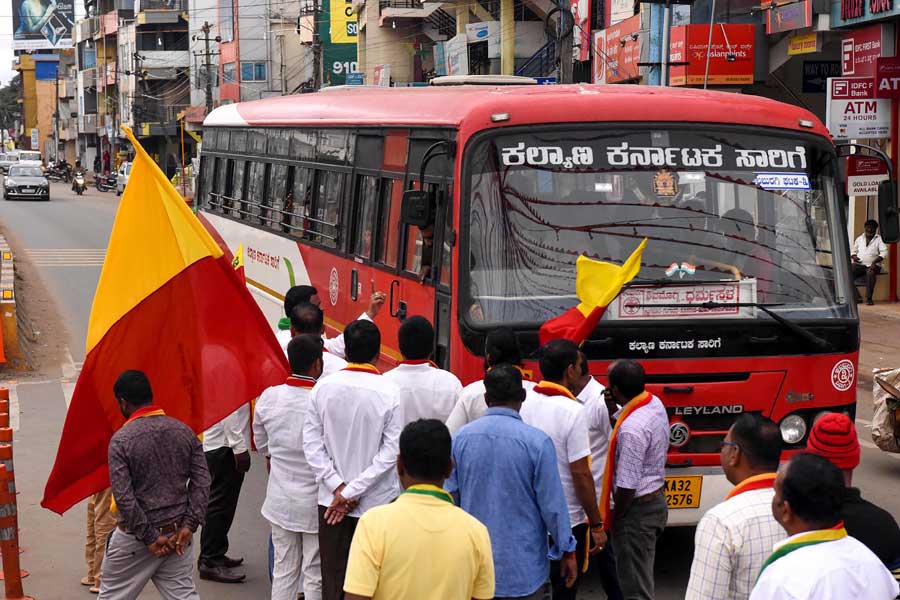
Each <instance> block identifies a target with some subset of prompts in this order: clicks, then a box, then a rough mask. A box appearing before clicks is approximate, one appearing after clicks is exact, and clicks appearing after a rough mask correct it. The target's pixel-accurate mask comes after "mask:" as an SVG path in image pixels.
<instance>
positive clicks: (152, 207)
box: [41, 128, 289, 513]
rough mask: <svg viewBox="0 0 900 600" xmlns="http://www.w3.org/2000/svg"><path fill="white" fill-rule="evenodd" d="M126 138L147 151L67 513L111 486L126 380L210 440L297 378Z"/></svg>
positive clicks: (66, 478)
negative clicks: (127, 376) (136, 376)
mask: <svg viewBox="0 0 900 600" xmlns="http://www.w3.org/2000/svg"><path fill="white" fill-rule="evenodd" d="M123 129H125V128H123ZM125 134H126V135H127V136H128V139H129V140H131V143H132V144H133V145H134V148H135V151H136V156H135V160H134V164H133V167H132V171H131V178H130V180H129V182H128V186H127V187H126V189H125V193H124V194H123V195H122V200H121V203H120V204H119V210H118V212H117V214H116V220H115V223H114V224H113V228H112V233H111V234H110V240H109V248H108V249H107V253H106V260H105V262H104V263H103V271H102V272H101V274H100V281H99V283H98V284H97V291H96V293H95V296H94V304H93V306H92V308H91V317H90V322H89V324H88V333H87V356H86V358H85V361H84V367H83V368H82V371H81V375H80V376H79V377H78V383H77V385H76V387H75V393H74V395H73V397H72V402H71V404H70V406H69V411H68V414H67V415H66V422H65V425H64V426H63V432H62V438H61V439H60V442H59V449H58V450H57V454H56V462H55V463H54V465H53V470H52V471H51V472H50V478H49V479H48V481H47V485H46V487H45V489H44V499H43V500H42V501H41V506H43V507H45V508H48V509H50V510H52V511H54V512H58V513H63V512H65V511H66V510H67V509H68V508H70V507H71V506H72V505H74V504H75V503H77V502H78V501H80V500H82V499H83V498H86V497H87V496H89V495H90V494H92V493H94V492H97V491H100V490H102V489H104V488H106V487H108V486H109V469H108V466H107V458H106V457H107V446H108V444H109V440H110V438H111V437H112V434H113V433H114V432H115V431H116V430H117V429H118V428H119V427H121V426H122V424H123V423H124V421H125V419H124V418H123V417H122V414H121V412H120V411H119V407H118V404H117V402H116V399H115V397H114V395H113V383H114V382H115V380H116V378H117V377H118V376H119V374H120V373H121V372H122V371H124V370H126V369H140V370H142V371H144V372H145V373H146V374H147V376H148V377H149V378H150V383H151V385H152V386H153V396H154V403H155V404H157V405H159V406H160V407H162V408H163V409H165V411H166V414H168V415H169V416H171V417H174V418H176V419H179V420H181V421H183V422H184V423H186V424H187V425H189V426H190V427H191V428H192V429H193V430H194V431H196V432H198V433H199V432H201V431H203V430H204V429H206V428H208V427H209V426H211V425H213V424H214V423H217V422H218V421H220V420H222V419H223V418H225V417H226V416H228V415H229V414H231V413H232V412H234V411H235V410H236V409H237V408H238V407H240V406H241V405H243V404H245V403H247V402H249V401H250V400H251V399H253V398H254V397H256V396H258V395H259V393H260V392H262V391H263V390H264V389H265V388H266V387H268V386H271V385H275V384H278V383H283V382H284V379H285V377H287V375H288V373H289V370H288V367H287V362H286V361H285V358H284V353H283V352H282V351H281V348H280V347H279V345H278V342H277V341H276V340H275V336H274V335H273V334H272V330H271V328H270V327H269V325H268V324H267V323H266V321H265V318H264V317H263V315H262V312H261V311H260V310H259V307H257V306H256V304H255V302H254V301H253V298H252V297H251V295H250V293H249V292H248V291H247V288H246V287H245V286H244V284H243V282H242V281H241V280H240V278H239V277H238V276H237V275H236V273H235V271H234V268H233V267H232V265H231V256H229V255H228V254H227V253H226V252H224V251H223V250H222V248H220V247H219V245H218V244H217V243H216V242H215V241H214V239H213V238H212V236H211V235H210V233H209V232H208V231H207V230H206V229H205V228H204V226H203V224H201V222H200V221H199V220H198V219H197V217H196V216H195V215H194V214H193V213H192V212H191V210H190V208H188V206H187V205H186V204H185V202H184V199H183V198H182V197H181V196H180V195H179V194H178V192H177V191H176V190H175V188H173V187H172V184H171V183H170V182H169V181H168V180H167V179H166V176H165V175H164V174H163V172H162V171H161V170H160V169H159V167H158V166H157V165H156V163H155V162H154V161H153V159H152V158H150V156H149V155H148V154H147V152H146V151H145V150H144V149H143V148H142V147H141V145H140V144H139V143H138V142H137V140H136V139H134V136H133V135H132V133H131V131H130V130H128V129H125Z"/></svg>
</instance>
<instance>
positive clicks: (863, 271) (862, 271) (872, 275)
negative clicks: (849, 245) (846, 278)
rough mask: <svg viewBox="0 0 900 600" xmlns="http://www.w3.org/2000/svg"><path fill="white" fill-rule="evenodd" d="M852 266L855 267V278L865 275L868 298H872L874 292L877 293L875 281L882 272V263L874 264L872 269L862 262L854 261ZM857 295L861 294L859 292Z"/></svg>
mask: <svg viewBox="0 0 900 600" xmlns="http://www.w3.org/2000/svg"><path fill="white" fill-rule="evenodd" d="M850 266H851V267H852V268H853V279H856V278H857V277H862V276H863V275H865V277H866V300H871V299H872V294H874V293H875V282H876V281H878V274H879V273H881V265H873V266H874V268H873V269H872V270H871V271H870V270H869V267H867V266H866V265H863V264H860V263H853V264H851V265H850ZM857 296H859V294H858V293H857Z"/></svg>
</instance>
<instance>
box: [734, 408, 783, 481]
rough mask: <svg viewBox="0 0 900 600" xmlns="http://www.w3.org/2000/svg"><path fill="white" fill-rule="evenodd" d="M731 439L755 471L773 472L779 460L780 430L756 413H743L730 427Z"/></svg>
mask: <svg viewBox="0 0 900 600" xmlns="http://www.w3.org/2000/svg"><path fill="white" fill-rule="evenodd" d="M731 438H732V439H733V440H734V443H735V444H737V445H738V447H739V448H740V449H741V453H743V455H744V456H745V457H747V462H749V463H750V465H751V466H753V467H755V468H757V469H765V470H766V471H770V472H774V471H777V470H778V461H779V460H781V445H782V441H781V430H780V429H779V428H778V425H776V424H775V422H774V421H772V420H771V419H767V418H766V417H764V416H762V415H760V414H758V413H744V414H742V415H741V416H740V417H738V418H737V420H736V421H735V422H734V425H732V426H731Z"/></svg>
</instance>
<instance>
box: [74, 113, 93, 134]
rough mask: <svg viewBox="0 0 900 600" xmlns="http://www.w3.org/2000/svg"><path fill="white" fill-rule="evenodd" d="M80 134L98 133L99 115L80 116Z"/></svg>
mask: <svg viewBox="0 0 900 600" xmlns="http://www.w3.org/2000/svg"><path fill="white" fill-rule="evenodd" d="M78 132H79V133H97V115H79V116H78Z"/></svg>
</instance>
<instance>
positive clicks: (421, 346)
mask: <svg viewBox="0 0 900 600" xmlns="http://www.w3.org/2000/svg"><path fill="white" fill-rule="evenodd" d="M397 338H398V340H399V343H400V354H402V355H403V361H402V362H401V363H400V364H399V365H398V366H397V367H395V368H393V369H391V370H390V371H388V372H387V373H385V374H384V376H385V378H387V379H389V380H391V381H393V382H394V383H395V384H396V385H397V387H398V388H399V389H400V414H401V416H402V418H403V421H402V422H403V424H404V425H406V424H408V423H412V422H413V421H418V420H419V419H438V420H439V421H441V422H442V423H443V422H444V421H446V420H447V417H449V416H450V411H451V410H453V406H454V405H455V404H456V399H457V398H458V397H459V393H460V392H461V391H462V389H463V387H462V384H461V383H460V382H459V379H457V377H456V375H454V374H453V373H450V372H448V371H445V370H443V369H440V368H438V367H437V366H436V365H435V364H434V363H433V362H431V354H432V352H433V351H434V327H432V326H431V323H429V322H428V319H426V318H425V317H420V316H414V317H409V318H407V319H406V320H405V321H403V324H402V325H400V330H399V331H398V332H397Z"/></svg>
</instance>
